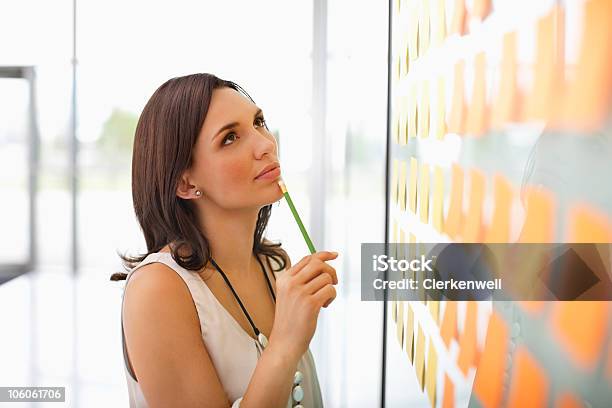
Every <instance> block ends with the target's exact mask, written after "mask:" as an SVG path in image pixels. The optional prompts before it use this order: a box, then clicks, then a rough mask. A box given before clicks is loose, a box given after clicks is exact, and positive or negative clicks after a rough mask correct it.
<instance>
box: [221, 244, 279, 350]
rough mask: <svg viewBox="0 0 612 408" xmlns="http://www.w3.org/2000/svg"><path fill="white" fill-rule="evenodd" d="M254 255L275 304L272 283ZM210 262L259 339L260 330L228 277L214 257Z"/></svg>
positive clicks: (259, 260)
mask: <svg viewBox="0 0 612 408" xmlns="http://www.w3.org/2000/svg"><path fill="white" fill-rule="evenodd" d="M255 257H256V258H257V262H259V265H260V266H261V270H262V272H263V274H264V276H265V277H266V283H267V284H268V289H270V293H271V294H272V299H274V303H275V304H276V296H274V291H273V290H272V284H271V283H270V278H269V277H268V274H267V273H266V269H265V268H264V266H263V263H262V262H261V259H259V257H258V256H257V255H255ZM210 262H211V263H212V264H213V266H214V267H215V268H216V269H217V270H218V271H219V273H220V274H221V276H222V277H223V279H224V280H225V283H227V286H229V288H230V290H231V291H232V293H233V294H234V297H235V298H236V300H237V301H238V304H239V305H240V308H241V309H242V311H243V312H244V314H245V316H246V318H247V319H248V320H249V323H250V324H251V327H253V331H254V332H255V337H257V339H258V340H259V334H260V333H261V332H260V331H259V329H258V328H257V326H255V323H253V320H252V319H251V316H250V315H249V312H247V310H246V308H245V307H244V305H243V304H242V301H241V300H240V297H239V296H238V294H237V293H236V291H235V290H234V287H233V286H232V284H231V283H230V281H229V279H228V278H227V276H226V275H225V273H224V272H223V270H222V269H221V267H220V266H219V265H217V263H216V262H215V260H214V259H212V257H211V258H210ZM266 340H267V339H266Z"/></svg>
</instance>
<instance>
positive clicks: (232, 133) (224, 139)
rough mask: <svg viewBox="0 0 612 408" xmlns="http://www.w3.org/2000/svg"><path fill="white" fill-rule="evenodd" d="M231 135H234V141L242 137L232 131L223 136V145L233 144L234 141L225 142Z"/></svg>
mask: <svg viewBox="0 0 612 408" xmlns="http://www.w3.org/2000/svg"><path fill="white" fill-rule="evenodd" d="M230 136H234V140H232V143H234V141H235V140H236V139H240V137H238V135H237V134H236V133H234V132H230V133H228V134H227V135H225V137H224V138H223V141H222V142H221V146H227V145H228V144H232V143H225V141H226V140H228V139H229V138H230Z"/></svg>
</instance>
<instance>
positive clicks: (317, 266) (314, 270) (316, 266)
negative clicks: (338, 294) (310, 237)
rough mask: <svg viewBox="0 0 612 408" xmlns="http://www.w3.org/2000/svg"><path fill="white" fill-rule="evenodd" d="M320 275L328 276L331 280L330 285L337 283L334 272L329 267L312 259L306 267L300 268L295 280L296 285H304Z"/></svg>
mask: <svg viewBox="0 0 612 408" xmlns="http://www.w3.org/2000/svg"><path fill="white" fill-rule="evenodd" d="M322 273H327V274H329V276H330V277H331V278H332V283H334V285H335V284H336V283H338V276H337V275H336V270H335V269H334V268H333V267H332V266H331V265H328V264H326V263H325V262H321V261H318V260H314V259H313V260H312V261H311V262H309V263H308V265H306V266H305V267H304V268H302V270H301V271H300V272H299V274H298V275H297V277H296V279H297V281H298V283H301V284H306V283H308V282H310V281H311V280H313V279H314V278H316V277H317V276H319V275H320V274H322Z"/></svg>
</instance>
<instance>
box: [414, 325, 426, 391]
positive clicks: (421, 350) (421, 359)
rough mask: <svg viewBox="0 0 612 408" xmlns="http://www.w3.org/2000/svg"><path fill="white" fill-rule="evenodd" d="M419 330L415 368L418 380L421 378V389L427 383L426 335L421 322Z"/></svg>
mask: <svg viewBox="0 0 612 408" xmlns="http://www.w3.org/2000/svg"><path fill="white" fill-rule="evenodd" d="M417 326H419V330H418V333H419V334H418V337H417V343H416V353H415V357H414V360H415V361H414V369H415V370H416V376H417V380H419V385H420V386H421V390H423V389H424V388H423V387H424V385H425V381H424V380H425V335H424V334H423V329H422V328H421V325H420V324H417Z"/></svg>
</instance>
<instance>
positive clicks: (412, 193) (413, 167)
mask: <svg viewBox="0 0 612 408" xmlns="http://www.w3.org/2000/svg"><path fill="white" fill-rule="evenodd" d="M418 168H419V162H418V161H417V159H416V158H414V157H411V158H410V174H409V177H410V179H409V181H408V208H410V211H412V213H413V214H416V203H417V180H418V178H417V177H418Z"/></svg>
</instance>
